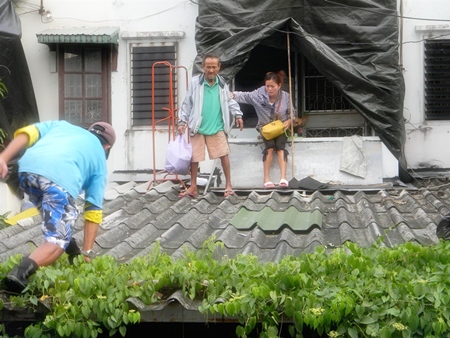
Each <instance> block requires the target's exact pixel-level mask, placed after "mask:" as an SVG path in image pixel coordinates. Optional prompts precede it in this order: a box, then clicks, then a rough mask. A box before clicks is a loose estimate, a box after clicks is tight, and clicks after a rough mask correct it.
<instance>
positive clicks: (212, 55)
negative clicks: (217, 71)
mask: <svg viewBox="0 0 450 338" xmlns="http://www.w3.org/2000/svg"><path fill="white" fill-rule="evenodd" d="M206 59H217V61H219V63H220V57H219V55H217V54H215V53H207V54H205V55H204V56H203V60H202V65H204V64H205V61H206Z"/></svg>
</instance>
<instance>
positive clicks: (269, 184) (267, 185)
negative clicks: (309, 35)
mask: <svg viewBox="0 0 450 338" xmlns="http://www.w3.org/2000/svg"><path fill="white" fill-rule="evenodd" d="M272 188H275V184H273V183H272V182H270V181H269V182H266V183H264V189H272Z"/></svg>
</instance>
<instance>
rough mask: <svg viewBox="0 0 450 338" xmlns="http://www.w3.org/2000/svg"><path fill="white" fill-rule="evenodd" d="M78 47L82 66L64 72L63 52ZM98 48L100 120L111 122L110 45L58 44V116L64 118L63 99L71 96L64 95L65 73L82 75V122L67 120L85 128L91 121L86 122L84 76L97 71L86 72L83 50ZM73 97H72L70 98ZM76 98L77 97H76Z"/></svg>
mask: <svg viewBox="0 0 450 338" xmlns="http://www.w3.org/2000/svg"><path fill="white" fill-rule="evenodd" d="M73 48H78V49H81V50H82V62H83V67H82V70H81V71H80V72H72V71H71V72H66V71H65V69H64V64H65V58H64V56H65V53H66V52H68V51H69V50H70V49H73ZM93 48H94V49H99V50H100V52H101V68H102V71H101V75H102V118H101V121H105V122H111V76H112V74H111V72H112V56H111V55H112V48H113V47H112V46H111V45H104V44H58V46H57V57H58V81H59V118H60V120H66V114H65V101H66V100H68V99H71V98H68V97H66V96H65V75H66V74H68V73H71V74H77V73H80V74H81V75H82V78H83V80H82V96H81V101H82V122H81V123H77V122H73V121H70V120H68V121H69V122H71V123H73V124H76V125H78V126H80V127H84V128H87V127H89V126H90V125H91V122H86V114H85V104H84V103H85V102H86V100H87V99H88V98H87V96H86V91H85V90H84V76H85V75H86V74H95V73H97V74H98V72H86V71H85V70H84V64H85V63H84V62H85V51H86V49H93ZM72 99H73V98H72ZM77 99H78V98H77Z"/></svg>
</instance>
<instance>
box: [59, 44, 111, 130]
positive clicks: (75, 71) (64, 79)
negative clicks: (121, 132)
mask: <svg viewBox="0 0 450 338" xmlns="http://www.w3.org/2000/svg"><path fill="white" fill-rule="evenodd" d="M109 55H110V51H109V48H108V47H101V46H98V45H92V46H90V45H88V46H85V45H82V46H80V45H63V46H61V47H60V49H59V88H60V91H59V98H60V99H59V118H60V119H61V120H66V121H68V122H70V123H73V124H75V125H78V126H81V127H88V126H89V125H91V124H92V123H94V122H98V121H109V116H110V95H111V94H110V82H111V71H110V61H109Z"/></svg>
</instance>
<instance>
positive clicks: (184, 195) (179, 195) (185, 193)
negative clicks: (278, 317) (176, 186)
mask: <svg viewBox="0 0 450 338" xmlns="http://www.w3.org/2000/svg"><path fill="white" fill-rule="evenodd" d="M186 196H187V197H193V198H196V197H198V194H197V193H193V192H190V191H188V190H185V191H182V192H180V193H179V194H178V198H182V197H186Z"/></svg>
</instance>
